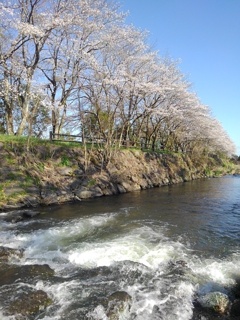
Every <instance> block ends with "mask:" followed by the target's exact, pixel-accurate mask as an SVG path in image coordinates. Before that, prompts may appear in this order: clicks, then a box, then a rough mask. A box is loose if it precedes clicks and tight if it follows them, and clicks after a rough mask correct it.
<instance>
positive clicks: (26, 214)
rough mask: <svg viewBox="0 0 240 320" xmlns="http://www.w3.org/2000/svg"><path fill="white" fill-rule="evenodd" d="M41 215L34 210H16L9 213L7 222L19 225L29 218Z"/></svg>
mask: <svg viewBox="0 0 240 320" xmlns="http://www.w3.org/2000/svg"><path fill="white" fill-rule="evenodd" d="M39 214H40V213H39V212H38V211H33V210H16V211H12V212H9V214H8V215H7V217H6V218H5V220H6V221H7V222H12V223H17V222H20V221H23V220H26V219H29V218H33V217H36V216H37V215H39Z"/></svg>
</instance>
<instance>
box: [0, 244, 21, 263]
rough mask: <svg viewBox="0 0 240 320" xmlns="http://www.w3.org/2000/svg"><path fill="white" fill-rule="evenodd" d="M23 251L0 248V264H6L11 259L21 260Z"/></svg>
mask: <svg viewBox="0 0 240 320" xmlns="http://www.w3.org/2000/svg"><path fill="white" fill-rule="evenodd" d="M22 256H23V250H19V249H13V248H8V247H0V262H6V261H8V260H9V259H10V258H12V257H17V258H22Z"/></svg>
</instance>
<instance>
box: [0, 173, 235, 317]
mask: <svg viewBox="0 0 240 320" xmlns="http://www.w3.org/2000/svg"><path fill="white" fill-rule="evenodd" d="M38 211H40V213H41V214H40V215H38V216H36V217H35V218H32V219H28V220H25V221H22V222H18V223H17V224H13V223H11V222H6V219H5V217H6V213H2V214H1V215H0V218H1V221H0V223H1V224H0V245H2V246H8V247H11V248H18V249H24V255H23V257H22V258H21V259H19V260H17V262H16V261H15V262H14V263H18V264H21V265H30V264H48V265H49V266H50V267H51V268H52V269H53V270H54V271H55V276H54V277H52V278H51V277H50V278H48V279H47V280H36V281H35V282H31V283H29V284H28V285H29V286H31V287H34V288H36V289H41V290H44V291H45V292H47V293H48V295H49V296H50V297H51V298H52V299H53V301H54V303H53V304H52V305H51V306H50V307H49V308H48V309H47V310H46V311H45V312H43V313H42V314H40V315H39V316H38V317H37V318H36V319H45V320H50V319H56V320H57V319H61V320H67V319H69V320H75V319H78V320H82V319H83V320H84V319H93V320H94V319H95V320H104V319H108V315H107V314H106V308H105V307H104V304H103V301H106V299H107V297H109V296H110V295H111V294H112V293H114V292H117V291H124V292H127V293H128V294H129V295H130V296H131V297H132V302H131V308H129V309H126V310H125V312H123V313H122V314H121V316H120V319H126V320H127V319H131V320H132V319H136V320H148V319H150V320H153V319H164V320H181V319H182V320H188V319H193V317H194V315H193V300H194V297H195V296H196V295H203V294H205V293H208V292H211V291H222V292H225V291H226V290H228V288H230V287H231V286H233V285H234V283H235V282H236V280H237V279H238V278H240V178H239V177H233V176H227V177H223V178H216V179H206V180H197V181H192V182H187V183H183V184H178V185H173V186H166V187H161V188H157V189H149V190H145V191H141V192H133V193H129V194H123V195H118V196H110V197H104V198H98V199H92V200H89V201H82V202H80V203H78V204H71V205H62V206H58V207H45V208H41V209H39V210H38ZM14 285H15V286H16V284H14ZM17 285H18V288H19V287H21V285H26V283H25V281H23V282H21V281H20V282H17ZM12 286H13V285H12ZM10 287H11V286H10V285H5V286H2V287H1V288H0V295H1V294H2V295H4V294H6V292H7V290H10ZM0 303H1V301H0ZM0 310H1V306H0ZM0 318H1V319H4V317H3V316H2V317H1V311H0ZM6 319H7V318H6ZM112 319H114V318H112ZM205 319H206V318H205ZM214 319H215V318H214Z"/></svg>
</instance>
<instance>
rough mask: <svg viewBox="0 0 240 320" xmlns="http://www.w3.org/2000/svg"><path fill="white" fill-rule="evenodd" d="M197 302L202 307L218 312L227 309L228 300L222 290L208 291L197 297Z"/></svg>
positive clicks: (221, 312)
mask: <svg viewBox="0 0 240 320" xmlns="http://www.w3.org/2000/svg"><path fill="white" fill-rule="evenodd" d="M197 303H198V304H199V305H200V306H201V307H202V308H204V309H209V310H211V311H214V312H216V313H219V314H224V313H226V312H227V311H228V310H229V306H230V300H229V298H228V296H227V295H226V294H224V293H222V292H210V293H207V294H206V295H204V296H202V297H200V298H198V299H197Z"/></svg>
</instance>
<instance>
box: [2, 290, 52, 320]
mask: <svg viewBox="0 0 240 320" xmlns="http://www.w3.org/2000/svg"><path fill="white" fill-rule="evenodd" d="M51 304H52V300H51V299H50V298H49V296H48V295H47V293H46V292H44V291H42V290H37V291H32V292H23V293H21V294H19V295H18V296H17V297H15V298H14V300H13V301H11V302H10V305H9V307H8V308H7V310H6V311H5V313H6V315H9V316H10V315H18V319H21V316H22V319H34V318H35V317H36V316H37V315H38V314H39V313H40V312H42V311H43V310H44V309H46V308H47V307H48V306H49V305H51ZM19 316H20V317H19ZM23 317H24V318H23Z"/></svg>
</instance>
